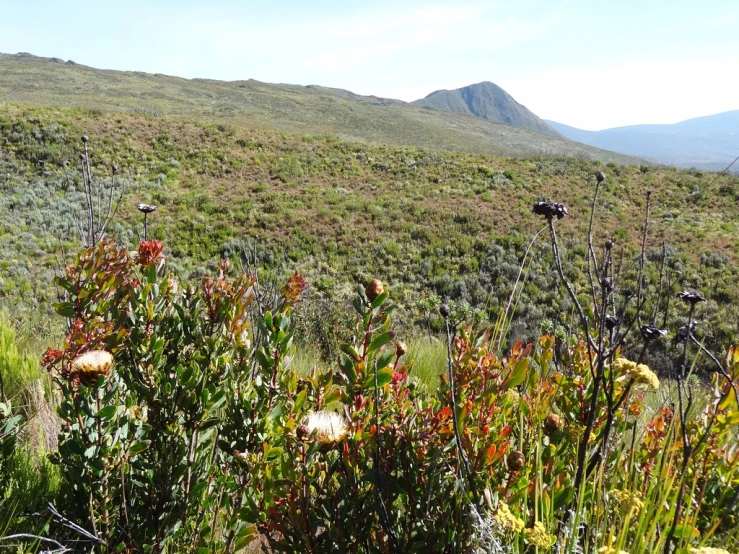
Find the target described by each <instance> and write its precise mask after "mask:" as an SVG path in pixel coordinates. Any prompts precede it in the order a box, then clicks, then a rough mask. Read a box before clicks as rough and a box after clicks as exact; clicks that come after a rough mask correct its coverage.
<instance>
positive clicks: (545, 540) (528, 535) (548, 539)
mask: <svg viewBox="0 0 739 554" xmlns="http://www.w3.org/2000/svg"><path fill="white" fill-rule="evenodd" d="M523 536H524V538H525V539H526V541H527V542H529V543H530V544H533V545H534V546H538V547H539V548H549V547H550V546H552V543H553V542H554V541H553V540H552V539H553V538H554V537H552V536H551V535H550V534H549V533H547V530H546V529H545V528H544V524H543V523H542V522H541V521H537V522H536V523H534V526H533V527H532V528H531V529H524V531H523Z"/></svg>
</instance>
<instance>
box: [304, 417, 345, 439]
mask: <svg viewBox="0 0 739 554" xmlns="http://www.w3.org/2000/svg"><path fill="white" fill-rule="evenodd" d="M303 425H304V426H305V427H306V428H307V429H306V435H307V436H308V437H312V436H314V435H313V433H314V432H315V439H316V441H317V442H318V444H321V445H330V444H335V443H337V442H340V441H342V440H343V439H344V438H345V437H346V435H347V434H348V432H349V429H348V427H347V425H346V421H344V418H343V417H341V416H340V415H339V414H337V413H336V412H330V411H327V410H324V411H320V412H311V413H309V414H308V415H307V416H305V419H304V420H303Z"/></svg>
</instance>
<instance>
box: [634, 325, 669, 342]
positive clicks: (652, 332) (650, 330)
mask: <svg viewBox="0 0 739 554" xmlns="http://www.w3.org/2000/svg"><path fill="white" fill-rule="evenodd" d="M639 330H640V331H641V334H642V336H643V337H644V338H645V339H646V340H655V339H659V338H661V337H664V336H665V335H666V334H667V329H657V328H656V327H652V326H651V325H642V326H641V328H640V329H639Z"/></svg>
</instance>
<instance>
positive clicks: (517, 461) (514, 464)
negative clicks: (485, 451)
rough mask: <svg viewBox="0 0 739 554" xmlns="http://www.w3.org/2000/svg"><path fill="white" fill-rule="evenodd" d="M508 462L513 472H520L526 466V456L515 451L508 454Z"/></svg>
mask: <svg viewBox="0 0 739 554" xmlns="http://www.w3.org/2000/svg"><path fill="white" fill-rule="evenodd" d="M506 460H507V461H508V467H509V468H510V469H511V470H512V471H518V470H520V469H521V468H522V467H523V466H525V465H526V456H524V455H523V452H521V451H519V450H514V451H513V452H511V453H510V454H508V458H507V459H506Z"/></svg>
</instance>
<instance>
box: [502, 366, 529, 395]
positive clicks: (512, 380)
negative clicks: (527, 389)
mask: <svg viewBox="0 0 739 554" xmlns="http://www.w3.org/2000/svg"><path fill="white" fill-rule="evenodd" d="M528 369H529V358H521V359H520V360H518V363H516V367H514V368H513V371H512V372H511V374H510V376H509V377H508V379H506V382H505V384H504V386H503V390H505V389H510V388H512V387H515V386H516V385H520V384H521V383H523V381H524V379H526V372H527V371H528Z"/></svg>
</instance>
